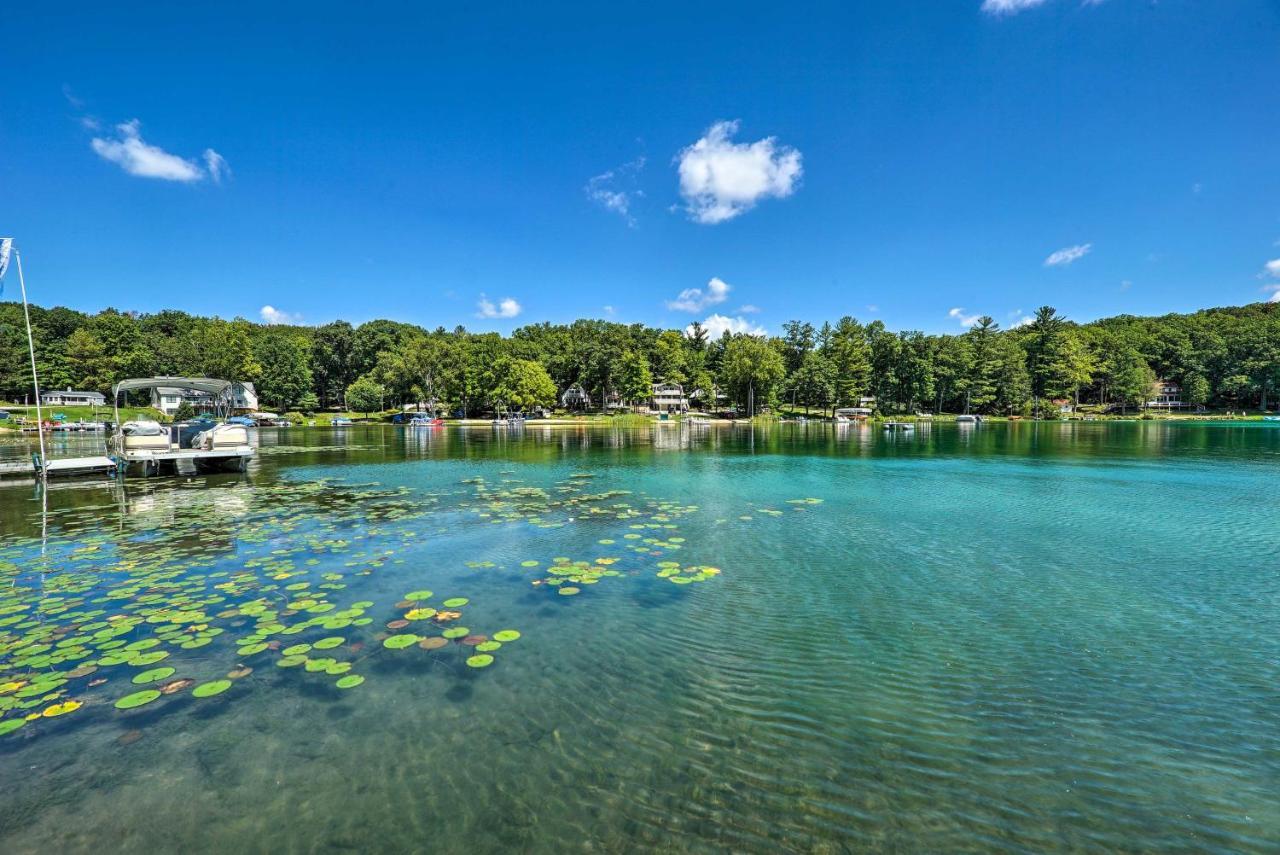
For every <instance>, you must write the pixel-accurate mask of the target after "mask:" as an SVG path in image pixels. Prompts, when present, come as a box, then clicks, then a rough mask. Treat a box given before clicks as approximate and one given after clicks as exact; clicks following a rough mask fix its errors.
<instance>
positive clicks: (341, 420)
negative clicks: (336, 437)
mask: <svg viewBox="0 0 1280 855" xmlns="http://www.w3.org/2000/svg"><path fill="white" fill-rule="evenodd" d="M329 424H330V425H332V426H333V427H350V426H351V419H348V418H346V417H345V416H338V417H337V418H336V419H334V420H333V421H331V422H329Z"/></svg>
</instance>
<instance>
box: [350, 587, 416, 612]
mask: <svg viewBox="0 0 1280 855" xmlns="http://www.w3.org/2000/svg"><path fill="white" fill-rule="evenodd" d="M431 594H432V592H431V591H410V592H409V593H407V594H405V595H404V598H405V599H406V600H412V601H413V602H418V601H419V600H429V599H431ZM369 605H373V604H372V603H370V604H369ZM368 607H369V606H362V608H366V609H367V608H368Z"/></svg>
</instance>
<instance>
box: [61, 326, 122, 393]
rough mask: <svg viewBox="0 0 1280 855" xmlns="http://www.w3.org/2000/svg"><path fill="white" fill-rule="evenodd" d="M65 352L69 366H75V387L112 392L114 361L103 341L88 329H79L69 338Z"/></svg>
mask: <svg viewBox="0 0 1280 855" xmlns="http://www.w3.org/2000/svg"><path fill="white" fill-rule="evenodd" d="M64 350H65V351H66V355H67V362H68V364H69V365H72V366H75V369H76V372H77V374H76V378H75V380H74V381H73V382H74V383H75V385H77V386H79V387H80V388H82V389H87V390H93V391H98V392H110V391H111V380H112V361H111V357H110V356H108V355H107V349H106V347H105V346H104V345H103V344H102V341H101V340H100V339H99V338H98V337H97V336H96V335H94V334H93V333H91V332H89V330H87V329H83V328H81V329H78V330H76V331H75V332H73V333H72V334H71V335H70V336H69V337H68V338H67V343H66V345H65V348H64Z"/></svg>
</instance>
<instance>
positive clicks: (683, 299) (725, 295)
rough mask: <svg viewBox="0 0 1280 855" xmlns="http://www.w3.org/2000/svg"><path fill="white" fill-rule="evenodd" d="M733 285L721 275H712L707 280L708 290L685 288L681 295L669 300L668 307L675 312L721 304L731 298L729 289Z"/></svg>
mask: <svg viewBox="0 0 1280 855" xmlns="http://www.w3.org/2000/svg"><path fill="white" fill-rule="evenodd" d="M732 288H733V286H731V285H730V284H729V283H728V282H725V281H724V280H723V279H721V278H720V277H719V276H712V277H711V279H710V280H709V281H708V282H707V290H706V291H703V290H702V289H701V288H685V289H684V290H683V291H681V292H680V296H678V297H676V298H675V299H674V300H668V301H667V308H668V309H671V310H672V311H674V312H701V311H702V310H703V309H706V308H709V307H711V306H715V305H719V304H720V303H723V302H724V301H725V300H727V299H729V291H731V290H732Z"/></svg>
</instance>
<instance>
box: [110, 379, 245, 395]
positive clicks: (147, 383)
mask: <svg viewBox="0 0 1280 855" xmlns="http://www.w3.org/2000/svg"><path fill="white" fill-rule="evenodd" d="M233 385H235V384H233V383H232V382H231V381H230V380H215V379H214V378H212V377H139V378H137V379H134V380H121V381H120V382H119V383H117V384H116V385H115V386H113V387H112V389H111V394H113V395H119V394H120V393H121V392H133V391H136V390H138V389H157V388H159V387H161V386H172V387H173V388H175V389H194V390H195V391H197V392H204V393H206V394H209V395H222V394H225V393H226V392H227V391H228V390H229V389H231V387H232V386H233Z"/></svg>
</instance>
